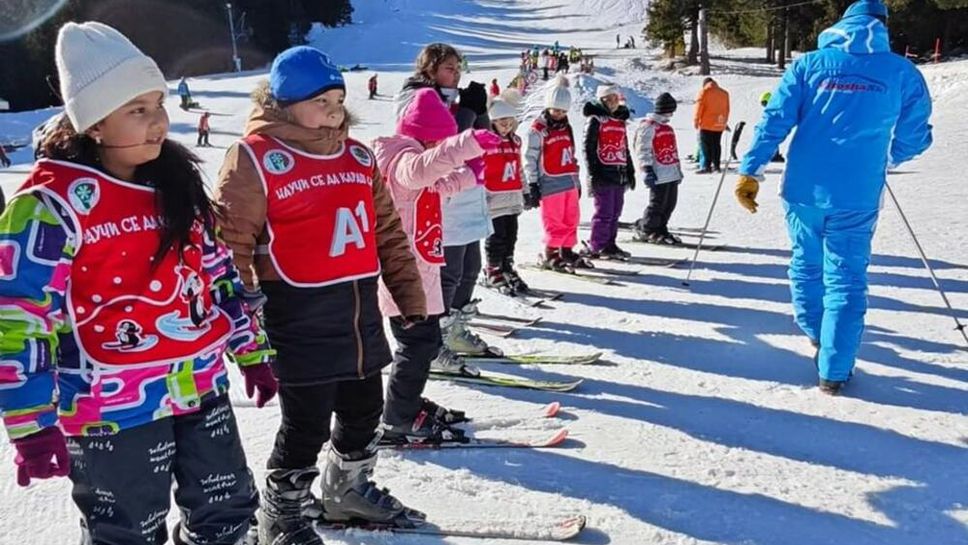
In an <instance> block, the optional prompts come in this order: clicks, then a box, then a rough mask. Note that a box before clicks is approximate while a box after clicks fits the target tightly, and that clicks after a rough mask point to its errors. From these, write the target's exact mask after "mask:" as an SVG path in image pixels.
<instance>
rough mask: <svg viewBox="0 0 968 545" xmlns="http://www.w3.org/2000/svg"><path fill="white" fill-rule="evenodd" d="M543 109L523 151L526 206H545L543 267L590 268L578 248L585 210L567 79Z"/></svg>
mask: <svg viewBox="0 0 968 545" xmlns="http://www.w3.org/2000/svg"><path fill="white" fill-rule="evenodd" d="M544 106H545V109H544V111H542V112H541V115H539V116H538V118H537V119H535V120H534V123H532V124H531V128H530V129H529V130H528V147H527V148H526V149H525V152H524V178H525V180H526V181H527V183H528V193H527V194H526V195H525V205H526V206H527V207H528V208H535V207H537V206H538V205H539V203H540V206H541V223H542V225H543V226H544V231H545V237H544V239H545V252H544V256H543V262H542V265H543V266H544V267H546V268H549V269H553V270H559V271H570V270H573V269H575V268H590V267H592V264H591V262H589V261H588V260H587V259H585V258H583V257H580V256H579V255H578V254H577V253H576V252H575V251H574V249H573V248H574V247H575V245H576V244H577V243H578V222H579V218H580V216H581V211H580V209H579V207H578V198H579V197H580V194H579V192H578V188H579V185H578V184H579V181H578V161H577V160H576V159H575V135H574V133H573V131H572V129H571V125H570V124H569V123H568V110H569V109H570V108H571V92H569V91H568V80H567V79H566V78H564V77H563V76H558V77H556V78H555V80H553V83H552V84H551V85H550V86H549V87H548V89H547V91H546V92H545V103H544Z"/></svg>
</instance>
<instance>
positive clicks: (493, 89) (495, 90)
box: [487, 78, 501, 97]
mask: <svg viewBox="0 0 968 545" xmlns="http://www.w3.org/2000/svg"><path fill="white" fill-rule="evenodd" d="M487 94H488V95H489V96H491V97H496V96H498V95H500V94H501V86H500V85H498V84H497V78H494V79H492V80H491V86H490V87H489V88H488V90H487Z"/></svg>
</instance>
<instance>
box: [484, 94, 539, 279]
mask: <svg viewBox="0 0 968 545" xmlns="http://www.w3.org/2000/svg"><path fill="white" fill-rule="evenodd" d="M520 102H521V95H520V93H518V92H517V90H515V89H505V90H504V92H503V93H501V94H500V96H498V97H496V98H495V99H494V100H493V101H491V105H490V107H489V108H488V116H489V117H490V118H491V130H493V131H494V132H495V133H496V134H497V135H498V136H500V137H501V144H500V146H498V147H497V148H496V149H494V150H492V151H491V152H489V153H487V154H486V155H484V187H485V188H486V189H487V207H488V210H489V211H490V214H491V224H492V225H493V226H494V232H493V233H492V234H491V235H490V236H489V237H487V239H486V240H485V241H484V253H485V254H486V255H487V266H486V267H484V283H485V285H487V286H489V287H492V288H495V289H497V290H498V291H501V292H504V293H508V294H511V295H514V294H517V293H522V294H524V293H527V292H528V291H530V288H529V287H528V285H527V284H525V283H524V280H522V279H521V276H520V275H518V271H517V270H516V269H515V268H514V247H515V245H516V244H517V240H518V216H520V215H521V213H522V212H523V211H524V192H523V191H524V184H523V180H524V178H523V175H522V172H521V138H519V137H518V135H517V134H515V131H516V130H517V128H518V115H520V109H519V107H520Z"/></svg>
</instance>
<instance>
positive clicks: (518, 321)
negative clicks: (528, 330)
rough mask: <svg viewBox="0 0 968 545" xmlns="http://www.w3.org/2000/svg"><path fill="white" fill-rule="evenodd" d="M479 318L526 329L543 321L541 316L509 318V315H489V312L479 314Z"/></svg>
mask: <svg viewBox="0 0 968 545" xmlns="http://www.w3.org/2000/svg"><path fill="white" fill-rule="evenodd" d="M477 317H478V318H483V319H485V320H495V321H498V322H512V323H515V324H522V325H523V326H524V327H530V326H533V325H534V324H536V323H538V322H540V321H541V316H538V317H537V318H522V317H519V316H509V315H507V314H489V313H487V312H478V313H477Z"/></svg>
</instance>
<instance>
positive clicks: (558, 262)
mask: <svg viewBox="0 0 968 545" xmlns="http://www.w3.org/2000/svg"><path fill="white" fill-rule="evenodd" d="M541 268H542V269H548V270H550V271H558V272H566V273H571V272H575V271H574V269H573V268H572V267H571V265H569V264H568V263H567V262H566V261H565V260H564V259H563V258H562V257H561V249H560V248H552V247H550V246H549V247H547V248H545V252H544V256H542V258H541Z"/></svg>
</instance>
